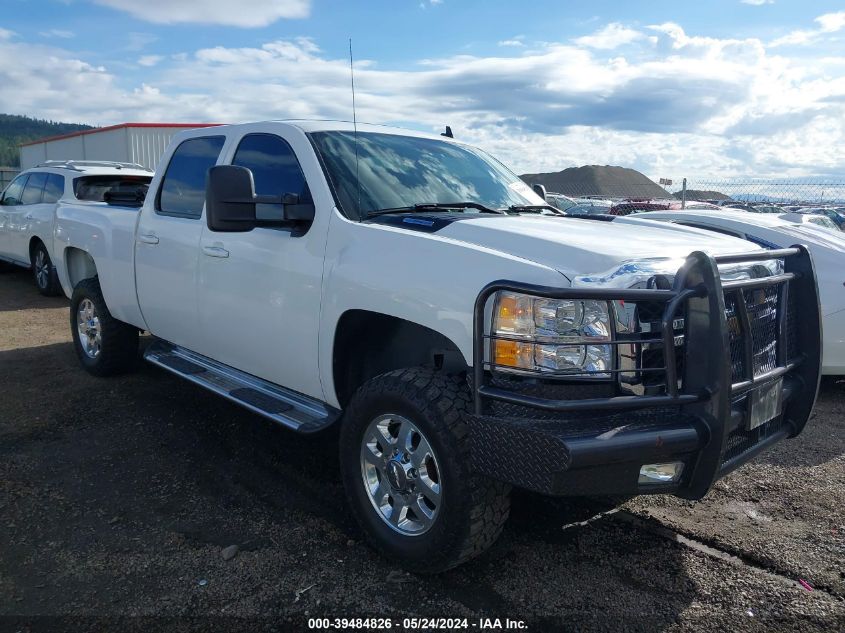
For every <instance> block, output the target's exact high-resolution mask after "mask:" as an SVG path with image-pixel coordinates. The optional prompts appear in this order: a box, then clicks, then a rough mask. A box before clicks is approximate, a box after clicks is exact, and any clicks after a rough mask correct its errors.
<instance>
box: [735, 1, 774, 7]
mask: <svg viewBox="0 0 845 633" xmlns="http://www.w3.org/2000/svg"><path fill="white" fill-rule="evenodd" d="M739 1H740V2H741V3H742V4H751V5H754V6H755V7H760V6H763V5H764V4H774V3H775V0H739Z"/></svg>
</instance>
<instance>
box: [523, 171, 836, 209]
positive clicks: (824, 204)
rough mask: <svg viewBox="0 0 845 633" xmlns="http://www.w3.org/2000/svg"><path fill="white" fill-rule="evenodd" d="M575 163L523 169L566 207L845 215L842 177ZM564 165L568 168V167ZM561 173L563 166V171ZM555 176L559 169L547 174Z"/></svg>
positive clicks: (530, 179)
mask: <svg viewBox="0 0 845 633" xmlns="http://www.w3.org/2000/svg"><path fill="white" fill-rule="evenodd" d="M585 169H586V168H578V169H577V170H573V171H578V172H581V173H579V174H575V175H577V176H589V177H577V178H576V177H570V178H566V179H562V178H558V179H557V180H556V181H554V180H552V181H546V182H544V181H543V179H542V177H543V176H546V175H545V174H542V175H541V174H538V175H536V176H531V175H528V176H526V177H524V178H525V181H526V182H528V183H529V184H531V185H535V184H542V185H543V186H544V187H545V189H546V192H547V200H548V202H549V203H550V204H553V205H555V206H558V207H559V208H563V209H564V210H567V211H569V212H570V213H573V212H574V213H610V214H611V215H627V214H628V213H632V212H634V211H656V210H665V209H682V208H688V209H712V210H715V209H718V208H734V209H743V210H745V211H752V212H757V213H788V212H795V211H801V212H806V211H812V212H815V213H821V212H829V211H833V212H837V213H842V214H843V216H845V178H735V179H731V178H725V179H711V178H678V179H675V178H660V179H657V181H652V180H650V179H648V178H646V177H645V176H643V175H642V174H640V173H639V172H636V171H633V170H629V169H624V168H619V167H604V168H601V167H599V168H591V171H589V172H583V170H585ZM567 171H569V170H567ZM563 173H564V174H565V173H566V172H563ZM548 176H552V177H556V176H560V175H559V174H549V175H548Z"/></svg>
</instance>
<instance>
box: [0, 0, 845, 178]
mask: <svg viewBox="0 0 845 633" xmlns="http://www.w3.org/2000/svg"><path fill="white" fill-rule="evenodd" d="M0 24H1V25H2V26H0V86H2V89H0V112H7V113H13V114H27V115H30V116H36V117H42V118H50V119H54V120H61V121H69V122H82V123H88V124H92V125H106V124H112V123H119V122H124V121H174V122H175V121H192V122H200V121H202V122H205V121H215V122H240V121H250V120H260V119H268V118H276V119H279V118H291V117H299V118H332V119H336V118H339V119H350V118H351V98H350V90H349V59H348V40H349V38H350V37H351V38H352V40H353V49H354V56H355V84H356V89H357V106H358V119H359V120H362V121H369V122H376V123H395V124H399V125H403V126H406V127H413V128H416V129H423V130H437V131H440V130H441V129H442V127H443V126H444V125H446V124H449V125H451V126H452V128H453V129H454V131H455V133H456V135H457V136H459V137H460V138H461V139H465V140H469V141H470V142H473V143H476V144H478V145H480V146H482V147H484V148H485V149H487V150H489V151H491V152H493V153H494V154H496V155H497V156H498V157H500V158H501V159H502V160H503V161H504V162H506V163H508V164H509V165H510V166H511V167H513V168H514V169H516V170H517V171H519V172H526V171H531V172H535V171H551V170H558V169H562V168H564V167H569V166H572V165H581V164H617V165H625V166H630V167H635V168H637V169H640V170H642V171H644V172H645V173H647V174H648V175H650V176H652V177H654V178H657V177H661V176H666V177H673V178H680V177H682V176H697V177H704V176H706V177H722V176H743V175H754V176H760V177H778V176H798V175H802V176H805V175H814V176H815V175H819V176H831V175H836V176H842V175H843V174H845V10H843V5H842V2H841V0H840V1H838V2H834V1H827V0H810V1H807V0H804V1H802V2H798V1H796V0H708V1H707V2H702V1H699V2H677V1H676V0H674V1H663V0H651V1H647V2H646V1H642V2H640V1H635V0H628V1H621V0H620V1H615V2H614V1H608V0H591V2H578V3H575V2H560V1H559V0H531V1H530V2H528V1H523V2H514V1H513V0H422V1H420V0H368V1H366V2H363V1H362V2H349V1H348V0H240V1H235V2H233V1H232V0H4V2H3V19H2V22H0Z"/></svg>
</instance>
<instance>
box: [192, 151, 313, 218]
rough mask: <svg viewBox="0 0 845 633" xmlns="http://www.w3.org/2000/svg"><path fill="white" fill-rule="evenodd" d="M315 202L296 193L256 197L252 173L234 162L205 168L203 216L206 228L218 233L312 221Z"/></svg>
mask: <svg viewBox="0 0 845 633" xmlns="http://www.w3.org/2000/svg"><path fill="white" fill-rule="evenodd" d="M314 214H315V210H314V205H313V204H312V203H302V202H300V200H299V196H298V195H296V194H285V195H284V196H257V195H255V182H254V180H253V177H252V172H251V171H250V170H249V169H247V168H246V167H240V166H237V165H216V166H214V167H212V168H211V169H209V170H208V177H207V178H206V185H205V215H206V222H207V223H208V228H209V230H211V231H216V232H221V233H233V232H247V231H251V230H252V229H254V228H255V227H257V226H285V225H289V224H294V223H300V222H311V221H313V220H314Z"/></svg>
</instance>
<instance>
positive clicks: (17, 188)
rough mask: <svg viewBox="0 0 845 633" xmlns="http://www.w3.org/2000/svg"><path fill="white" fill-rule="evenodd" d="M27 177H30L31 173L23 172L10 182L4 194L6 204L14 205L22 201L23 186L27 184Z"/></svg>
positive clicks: (4, 203)
mask: <svg viewBox="0 0 845 633" xmlns="http://www.w3.org/2000/svg"><path fill="white" fill-rule="evenodd" d="M27 178H29V174H21V175H20V176H18V177H17V178H15V179H14V180H13V181H12V182H11V183H9V186H8V187H6V191H5V193H4V194H3V205H4V206H13V205H16V204H20V203H21V194H22V193H23V187H24V185H25V184H26V179H27Z"/></svg>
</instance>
